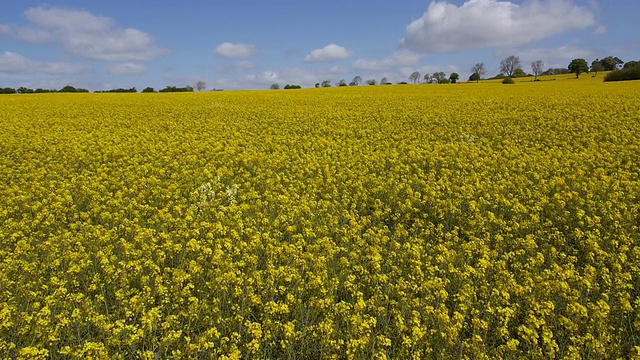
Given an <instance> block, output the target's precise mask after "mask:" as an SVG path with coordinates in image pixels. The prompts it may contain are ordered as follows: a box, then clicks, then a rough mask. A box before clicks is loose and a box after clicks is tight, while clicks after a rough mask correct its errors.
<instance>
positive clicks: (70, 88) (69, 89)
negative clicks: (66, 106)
mask: <svg viewBox="0 0 640 360" xmlns="http://www.w3.org/2000/svg"><path fill="white" fill-rule="evenodd" d="M58 92H61V93H76V92H79V93H88V92H89V90H87V89H82V88H75V87H73V86H71V85H67V86H65V87H63V88H62V89H60V90H58Z"/></svg>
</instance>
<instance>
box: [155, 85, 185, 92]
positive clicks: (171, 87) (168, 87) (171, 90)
mask: <svg viewBox="0 0 640 360" xmlns="http://www.w3.org/2000/svg"><path fill="white" fill-rule="evenodd" d="M192 91H193V87H192V86H185V87H181V88H180V87H175V86H167V87H165V88H164V89H162V90H160V91H159V92H161V93H165V92H192Z"/></svg>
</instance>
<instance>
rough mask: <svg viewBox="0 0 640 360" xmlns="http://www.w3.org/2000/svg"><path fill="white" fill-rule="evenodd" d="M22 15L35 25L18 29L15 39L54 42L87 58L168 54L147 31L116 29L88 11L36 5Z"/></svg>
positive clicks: (120, 58) (134, 58)
mask: <svg viewBox="0 0 640 360" xmlns="http://www.w3.org/2000/svg"><path fill="white" fill-rule="evenodd" d="M25 16H26V17H27V20H29V22H31V23H32V24H33V25H35V26H37V28H35V29H26V30H23V31H21V32H19V33H18V34H17V35H18V38H20V39H22V40H25V41H31V42H42V41H44V40H51V41H55V42H58V43H60V44H61V45H62V47H63V48H64V49H65V50H66V51H68V52H69V53H71V54H74V55H79V56H82V57H84V58H87V59H92V60H106V61H141V60H151V59H154V58H157V57H159V56H162V55H164V54H166V53H167V50H166V49H163V48H161V47H159V46H157V45H155V44H154V41H153V39H152V37H151V36H150V35H149V34H147V33H145V32H143V31H140V30H138V29H132V28H126V29H123V28H119V27H117V26H116V25H115V22H114V21H113V20H112V19H110V18H107V17H104V16H97V15H94V14H92V13H90V12H87V11H82V10H66V9H60V8H49V7H42V6H39V7H35V8H31V9H28V10H27V11H25ZM46 33H48V34H50V36H51V38H50V39H48V38H47V36H46V35H44V34H46Z"/></svg>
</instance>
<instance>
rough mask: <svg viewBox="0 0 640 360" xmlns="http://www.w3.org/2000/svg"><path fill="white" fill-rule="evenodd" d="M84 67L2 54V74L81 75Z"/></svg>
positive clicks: (0, 71) (0, 60)
mask: <svg viewBox="0 0 640 360" xmlns="http://www.w3.org/2000/svg"><path fill="white" fill-rule="evenodd" d="M85 71H86V68H85V67H84V66H82V65H76V64H70V63H63V62H46V61H37V60H31V59H29V58H27V57H24V56H22V55H20V54H16V53H13V52H9V51H5V52H4V53H3V54H0V73H3V74H14V75H16V74H47V75H62V74H79V73H82V72H85Z"/></svg>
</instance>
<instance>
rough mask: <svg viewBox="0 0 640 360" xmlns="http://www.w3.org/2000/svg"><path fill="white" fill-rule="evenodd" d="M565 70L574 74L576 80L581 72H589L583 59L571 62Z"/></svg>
mask: <svg viewBox="0 0 640 360" xmlns="http://www.w3.org/2000/svg"><path fill="white" fill-rule="evenodd" d="M567 68H568V69H569V71H571V72H572V73H574V74H576V79H577V78H578V77H579V76H580V74H582V73H583V72H585V73H588V72H589V64H587V60H585V59H573V60H571V63H569V66H568V67H567Z"/></svg>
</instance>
